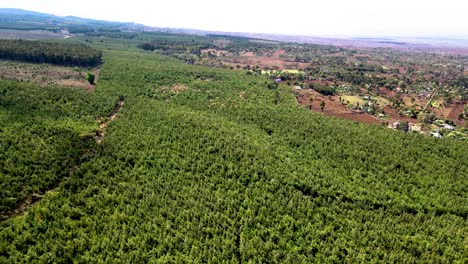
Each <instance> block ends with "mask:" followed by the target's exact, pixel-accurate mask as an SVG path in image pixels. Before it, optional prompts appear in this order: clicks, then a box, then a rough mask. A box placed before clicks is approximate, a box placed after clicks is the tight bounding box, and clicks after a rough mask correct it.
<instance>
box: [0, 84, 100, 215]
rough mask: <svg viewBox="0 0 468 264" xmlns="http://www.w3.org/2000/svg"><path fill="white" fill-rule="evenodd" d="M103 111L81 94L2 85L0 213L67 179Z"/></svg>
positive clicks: (93, 99) (92, 98)
mask: <svg viewBox="0 0 468 264" xmlns="http://www.w3.org/2000/svg"><path fill="white" fill-rule="evenodd" d="M88 102H92V103H88ZM106 106H107V107H109V105H106V104H105V101H102V100H100V99H99V96H98V95H92V94H90V93H88V92H85V91H81V90H76V91H75V90H70V89H63V88H58V87H38V86H36V85H32V84H28V83H22V82H12V81H3V80H1V81H0V123H1V124H2V126H1V127H0V153H1V154H0V185H1V186H0V212H4V211H8V210H11V209H13V208H14V207H16V206H17V205H18V204H19V202H20V201H21V200H23V199H24V198H26V197H27V196H28V195H31V194H33V193H41V192H43V191H44V190H46V189H48V188H50V187H52V186H54V185H56V184H57V183H58V182H59V181H60V180H61V179H62V178H63V177H66V176H68V173H69V169H71V168H72V167H73V166H75V165H76V164H78V163H80V162H81V161H82V159H83V158H84V157H83V156H84V154H85V152H86V150H87V149H88V148H90V147H91V146H92V141H93V139H92V135H93V131H95V130H97V124H96V122H95V117H96V115H99V114H102V113H104V112H105V109H106V108H105V107H106ZM89 133H91V138H90V137H89V136H88V135H89Z"/></svg>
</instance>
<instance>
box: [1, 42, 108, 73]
mask: <svg viewBox="0 0 468 264" xmlns="http://www.w3.org/2000/svg"><path fill="white" fill-rule="evenodd" d="M101 56H102V54H101V52H100V51H97V50H95V49H92V48H90V47H87V46H85V45H82V44H69V43H48V42H40V41H28V40H0V59H7V60H17V61H26V62H33V63H50V64H59V65H65V66H89V67H94V66H97V65H99V64H100V63H101Z"/></svg>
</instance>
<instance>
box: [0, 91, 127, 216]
mask: <svg viewBox="0 0 468 264" xmlns="http://www.w3.org/2000/svg"><path fill="white" fill-rule="evenodd" d="M123 106H124V101H123V100H119V101H118V102H117V105H116V106H115V107H114V109H113V110H112V112H111V113H110V115H109V116H107V117H104V118H101V119H100V120H98V121H100V125H99V130H98V131H97V132H96V137H95V140H96V144H99V143H101V142H102V140H103V139H104V136H105V132H106V129H107V127H108V126H109V123H110V122H111V121H112V120H114V119H115V118H116V117H117V113H118V112H119V111H120V109H122V107H123ZM88 152H94V151H93V149H89V151H88ZM80 166H81V164H78V165H76V166H74V167H73V168H71V169H70V172H69V177H65V178H63V179H62V180H61V181H60V182H59V183H58V184H57V185H55V186H54V187H52V188H50V189H48V190H46V191H44V192H41V193H33V194H31V195H30V196H28V197H26V198H24V199H23V200H22V201H21V202H20V203H19V205H18V206H17V207H16V208H15V209H14V210H10V211H6V212H0V221H5V220H8V219H10V218H12V217H15V216H18V215H21V214H23V213H24V212H26V211H27V210H28V209H29V208H31V207H32V206H33V205H34V204H35V203H37V202H39V201H40V200H41V199H42V197H43V196H44V194H45V193H47V192H49V191H51V190H54V189H57V188H59V187H60V186H62V185H63V184H64V183H66V182H67V181H69V180H70V177H71V176H72V175H73V174H74V173H75V172H76V171H77V170H78V169H79V168H80Z"/></svg>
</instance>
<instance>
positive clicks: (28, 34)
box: [0, 28, 68, 40]
mask: <svg viewBox="0 0 468 264" xmlns="http://www.w3.org/2000/svg"><path fill="white" fill-rule="evenodd" d="M65 36H68V35H66V34H62V33H54V32H51V31H47V30H15V29H1V28H0V39H28V40H45V39H54V38H55V39H60V38H64V37H65Z"/></svg>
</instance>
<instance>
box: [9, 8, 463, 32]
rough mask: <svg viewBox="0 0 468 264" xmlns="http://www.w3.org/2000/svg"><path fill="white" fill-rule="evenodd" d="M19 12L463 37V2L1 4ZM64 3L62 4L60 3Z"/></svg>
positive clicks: (233, 28)
mask: <svg viewBox="0 0 468 264" xmlns="http://www.w3.org/2000/svg"><path fill="white" fill-rule="evenodd" d="M2 2H3V3H1V4H0V7H1V8H21V9H25V10H31V11H37V12H43V13H50V14H54V15H59V16H77V17H84V18H92V19H100V20H111V21H125V22H135V23H140V24H145V25H148V26H154V27H170V28H190V29H200V30H210V31H224V32H245V33H265V34H285V35H304V36H322V37H428V38H460V39H468V27H467V22H466V19H465V12H466V11H467V10H468V2H463V1H456V0H448V1H445V2H443V3H444V4H442V3H441V2H440V1H435V0H429V1H420V0H416V1H404V0H395V1H392V2H383V1H379V2H378V3H377V1H371V0H358V1H342V0H330V1H327V2H326V3H325V2H316V3H314V2H310V1H294V2H288V3H285V2H281V1H268V2H259V1H257V2H255V1H247V0H239V1H236V2H235V4H234V3H226V4H220V3H219V1H214V0H201V1H182V0H173V1H170V2H156V3H154V2H149V1H143V0H134V1H132V2H129V1H90V0H82V1H58V0H43V1H34V0H4V1H2ZM64 3H66V4H64Z"/></svg>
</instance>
